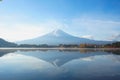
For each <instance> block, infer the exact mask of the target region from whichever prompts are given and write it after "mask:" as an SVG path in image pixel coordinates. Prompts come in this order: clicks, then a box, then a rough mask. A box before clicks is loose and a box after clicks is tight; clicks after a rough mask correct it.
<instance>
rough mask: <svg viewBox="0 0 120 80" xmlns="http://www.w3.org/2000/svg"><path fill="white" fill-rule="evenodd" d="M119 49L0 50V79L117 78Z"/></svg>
mask: <svg viewBox="0 0 120 80" xmlns="http://www.w3.org/2000/svg"><path fill="white" fill-rule="evenodd" d="M119 54H120V50H107V51H104V50H86V49H83V50H82V49H81V50H0V80H120V55H119Z"/></svg>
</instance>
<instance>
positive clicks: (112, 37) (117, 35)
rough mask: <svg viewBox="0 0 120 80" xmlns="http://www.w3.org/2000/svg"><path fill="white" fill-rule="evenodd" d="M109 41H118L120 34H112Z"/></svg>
mask: <svg viewBox="0 0 120 80" xmlns="http://www.w3.org/2000/svg"><path fill="white" fill-rule="evenodd" d="M109 40H111V41H120V34H114V35H112V36H111V37H110V38H109Z"/></svg>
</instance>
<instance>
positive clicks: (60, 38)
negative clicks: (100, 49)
mask: <svg viewBox="0 0 120 80" xmlns="http://www.w3.org/2000/svg"><path fill="white" fill-rule="evenodd" d="M17 43H18V44H37V45H38V44H48V45H58V44H81V43H92V44H104V43H106V42H104V41H95V40H90V39H85V38H78V37H74V36H72V35H70V34H68V33H66V32H64V31H62V30H55V31H52V32H50V33H48V34H46V35H44V36H41V37H37V38H34V39H29V40H24V41H20V42H17Z"/></svg>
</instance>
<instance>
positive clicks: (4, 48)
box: [0, 47, 120, 50]
mask: <svg viewBox="0 0 120 80" xmlns="http://www.w3.org/2000/svg"><path fill="white" fill-rule="evenodd" d="M81 49H84V50H120V48H12V47H9V48H7V47H1V48H0V50H81Z"/></svg>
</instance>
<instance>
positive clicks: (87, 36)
mask: <svg viewBox="0 0 120 80" xmlns="http://www.w3.org/2000/svg"><path fill="white" fill-rule="evenodd" d="M81 37H82V38H87V39H94V37H93V36H92V35H84V36H81Z"/></svg>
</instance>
